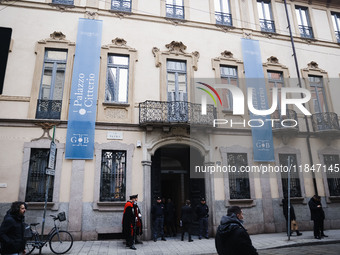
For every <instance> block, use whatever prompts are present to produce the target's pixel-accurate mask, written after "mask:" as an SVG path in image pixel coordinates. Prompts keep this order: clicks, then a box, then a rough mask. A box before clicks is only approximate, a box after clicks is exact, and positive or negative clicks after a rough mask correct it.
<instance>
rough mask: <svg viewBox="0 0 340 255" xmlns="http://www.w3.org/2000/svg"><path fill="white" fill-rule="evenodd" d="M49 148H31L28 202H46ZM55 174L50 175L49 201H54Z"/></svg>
mask: <svg viewBox="0 0 340 255" xmlns="http://www.w3.org/2000/svg"><path fill="white" fill-rule="evenodd" d="M48 155H49V149H31V156H30V163H29V169H28V179H27V188H26V197H25V201H26V202H44V201H45V192H46V184H47V175H46V174H45V172H46V168H47V162H48ZM53 186H54V176H51V177H50V186H49V190H48V200H47V201H48V202H52V197H53Z"/></svg>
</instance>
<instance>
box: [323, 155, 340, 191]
mask: <svg viewBox="0 0 340 255" xmlns="http://www.w3.org/2000/svg"><path fill="white" fill-rule="evenodd" d="M323 159H324V163H325V167H326V175H327V182H328V188H329V195H330V196H340V178H339V177H340V174H339V167H340V159H339V155H323Z"/></svg>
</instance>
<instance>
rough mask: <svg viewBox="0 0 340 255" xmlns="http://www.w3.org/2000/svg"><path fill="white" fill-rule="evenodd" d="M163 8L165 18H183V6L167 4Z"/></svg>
mask: <svg viewBox="0 0 340 255" xmlns="http://www.w3.org/2000/svg"><path fill="white" fill-rule="evenodd" d="M165 8H166V17H167V18H173V19H184V6H181V5H173V4H167V5H166V6H165Z"/></svg>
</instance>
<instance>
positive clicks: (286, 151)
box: [274, 146, 312, 203]
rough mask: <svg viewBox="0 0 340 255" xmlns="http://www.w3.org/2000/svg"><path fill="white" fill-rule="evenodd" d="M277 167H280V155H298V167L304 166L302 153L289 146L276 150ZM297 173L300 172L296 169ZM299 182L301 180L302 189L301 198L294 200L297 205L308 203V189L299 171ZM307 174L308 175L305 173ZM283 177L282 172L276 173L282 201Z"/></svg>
mask: <svg viewBox="0 0 340 255" xmlns="http://www.w3.org/2000/svg"><path fill="white" fill-rule="evenodd" d="M274 154H275V156H274V157H275V165H276V166H280V159H279V154H295V155H296V163H297V165H298V166H299V165H302V159H301V151H300V150H299V149H296V148H293V147H289V146H284V147H281V148H276V149H275V153H274ZM296 170H297V171H299V169H296ZM298 173H299V180H300V188H301V197H299V198H298V197H296V198H292V200H293V201H294V202H295V203H306V201H305V199H306V189H305V182H304V173H303V172H301V171H299V172H298ZM305 174H307V173H305ZM310 178H312V177H311V176H310ZM281 179H282V176H281V172H277V173H276V180H277V187H278V192H279V196H280V198H281V199H283V190H282V181H281Z"/></svg>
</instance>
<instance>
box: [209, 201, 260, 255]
mask: <svg viewBox="0 0 340 255" xmlns="http://www.w3.org/2000/svg"><path fill="white" fill-rule="evenodd" d="M215 247H216V250H217V253H218V254H219V255H258V253H257V251H256V249H255V248H254V246H253V245H252V242H251V240H250V237H249V235H248V233H247V230H246V229H245V228H244V226H243V212H242V210H241V208H240V207H239V206H232V207H230V208H228V212H227V216H223V217H222V219H221V223H220V225H219V226H218V228H217V233H216V237H215Z"/></svg>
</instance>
